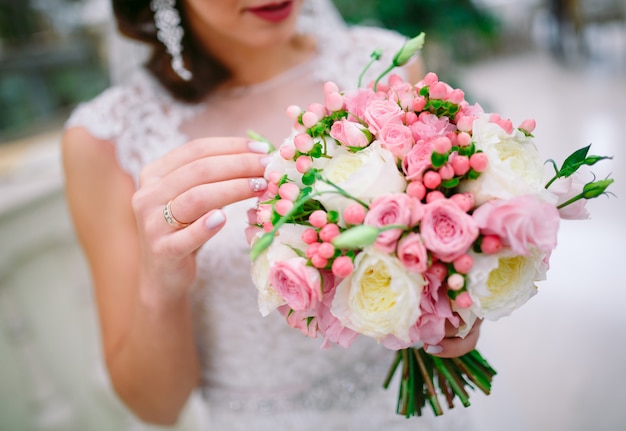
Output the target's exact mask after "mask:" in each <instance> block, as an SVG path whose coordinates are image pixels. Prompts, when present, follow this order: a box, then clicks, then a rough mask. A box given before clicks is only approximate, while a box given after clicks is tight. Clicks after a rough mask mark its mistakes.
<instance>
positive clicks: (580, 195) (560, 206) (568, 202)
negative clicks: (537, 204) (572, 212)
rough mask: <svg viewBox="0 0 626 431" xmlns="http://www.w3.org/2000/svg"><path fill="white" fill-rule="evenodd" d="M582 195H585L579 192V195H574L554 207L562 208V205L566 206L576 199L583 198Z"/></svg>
mask: <svg viewBox="0 0 626 431" xmlns="http://www.w3.org/2000/svg"><path fill="white" fill-rule="evenodd" d="M584 197H585V196H584V195H583V194H582V193H581V194H579V195H576V196H574V197H573V198H571V199H569V200H568V201H566V202H563V203H562V204H561V205H559V206H557V207H556V209H559V210H560V209H561V208H564V207H566V206H568V205H571V204H573V203H574V202H576V201H577V200H579V199H583V198H584Z"/></svg>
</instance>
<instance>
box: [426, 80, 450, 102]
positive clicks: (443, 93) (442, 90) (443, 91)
mask: <svg viewBox="0 0 626 431" xmlns="http://www.w3.org/2000/svg"><path fill="white" fill-rule="evenodd" d="M448 92H449V89H448V86H447V85H446V84H445V83H443V82H435V83H434V84H432V85H431V86H430V88H429V89H428V95H429V96H430V98H431V99H446V98H447V97H448Z"/></svg>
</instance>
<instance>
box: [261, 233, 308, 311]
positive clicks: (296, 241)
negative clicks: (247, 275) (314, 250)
mask: <svg viewBox="0 0 626 431" xmlns="http://www.w3.org/2000/svg"><path fill="white" fill-rule="evenodd" d="M305 229H306V226H301V225H293V224H286V225H283V226H282V227H281V228H280V229H279V234H278V235H277V236H276V237H275V238H274V241H273V242H272V244H271V245H270V246H269V247H268V248H267V249H265V250H264V251H263V252H262V253H261V254H260V255H259V256H258V257H257V258H256V259H255V260H254V261H253V262H252V270H251V275H252V281H253V283H254V285H255V286H256V288H257V290H258V291H259V295H258V305H259V311H260V312H261V315H263V316H267V315H268V314H270V313H271V312H272V311H274V310H275V309H276V308H278V307H279V306H281V305H284V304H285V301H284V300H283V299H282V298H281V297H280V295H278V293H277V292H276V290H274V288H273V287H272V286H270V283H269V273H270V268H271V267H272V265H274V263H275V262H277V261H283V260H287V259H290V258H292V257H297V256H298V255H297V253H296V252H295V251H294V250H293V249H294V248H296V249H298V250H306V248H307V245H306V244H305V243H304V241H302V238H301V236H302V232H303V231H304V230H305ZM263 234H264V232H260V233H259V234H258V235H259V236H260V235H263ZM253 243H254V240H253Z"/></svg>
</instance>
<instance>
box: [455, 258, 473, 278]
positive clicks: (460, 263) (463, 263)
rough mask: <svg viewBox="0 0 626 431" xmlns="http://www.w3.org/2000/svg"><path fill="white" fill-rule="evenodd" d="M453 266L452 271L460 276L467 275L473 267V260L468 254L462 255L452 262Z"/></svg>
mask: <svg viewBox="0 0 626 431" xmlns="http://www.w3.org/2000/svg"><path fill="white" fill-rule="evenodd" d="M452 265H453V266H454V270H455V271H456V272H460V273H461V274H467V273H468V272H469V271H470V269H472V266H474V259H472V256H470V255H469V254H464V255H462V256H461V257H457V258H456V259H455V260H454V262H452Z"/></svg>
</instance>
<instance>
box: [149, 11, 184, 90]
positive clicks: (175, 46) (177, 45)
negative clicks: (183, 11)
mask: <svg viewBox="0 0 626 431" xmlns="http://www.w3.org/2000/svg"><path fill="white" fill-rule="evenodd" d="M150 9H152V12H154V23H155V25H156V28H157V38H158V39H159V40H160V41H161V42H162V43H163V45H165V49H166V50H167V53H168V54H169V55H171V56H172V63H171V66H172V70H174V72H176V74H177V75H178V76H180V78H181V79H183V80H185V81H189V80H191V78H192V75H191V72H190V71H189V70H188V69H187V68H186V67H185V65H184V63H183V57H182V55H181V54H182V52H183V45H182V40H183V35H184V34H185V32H184V30H183V28H182V27H181V25H180V14H179V13H178V10H177V9H176V0H152V1H151V2H150Z"/></svg>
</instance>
